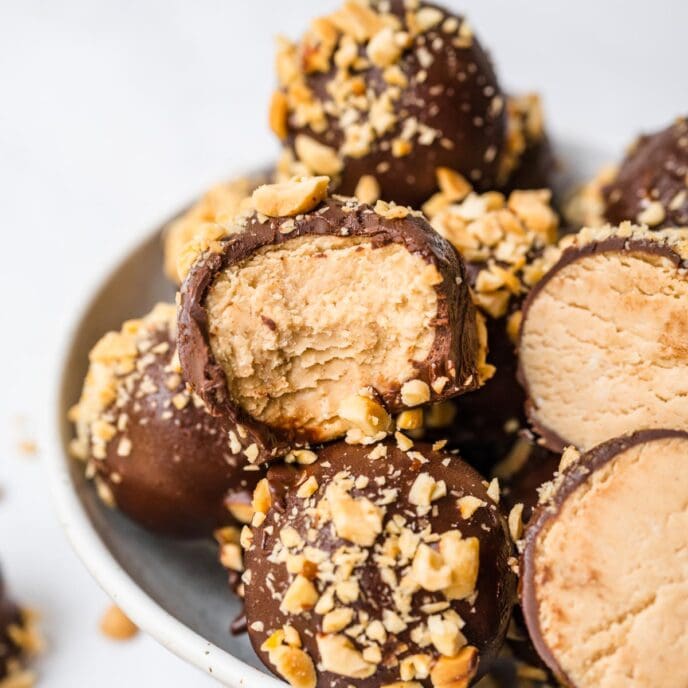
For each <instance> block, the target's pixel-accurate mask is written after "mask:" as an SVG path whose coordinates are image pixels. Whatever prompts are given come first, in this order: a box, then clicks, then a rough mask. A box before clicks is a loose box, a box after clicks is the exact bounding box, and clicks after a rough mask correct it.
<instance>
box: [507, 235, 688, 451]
mask: <svg viewBox="0 0 688 688" xmlns="http://www.w3.org/2000/svg"><path fill="white" fill-rule="evenodd" d="M687 240H688V230H680V229H667V230H661V231H649V230H648V229H646V228H641V227H635V226H633V225H631V224H630V223H625V224H622V225H621V226H620V227H619V228H610V227H604V228H601V229H596V230H592V229H585V230H582V231H581V232H579V233H578V234H577V235H572V236H570V237H567V238H566V240H565V241H563V242H562V248H563V253H562V254H561V257H560V258H559V260H558V261H557V262H556V264H555V265H554V266H553V267H552V268H551V269H550V270H549V271H548V272H547V274H546V275H545V276H544V278H543V279H541V280H540V281H539V282H538V283H537V284H536V285H535V287H534V288H533V289H532V290H531V292H530V293H529V295H528V297H527V299H526V301H525V303H524V306H523V318H522V324H521V331H520V341H519V375H520V377H521V380H522V382H523V384H524V387H525V390H526V395H527V397H528V401H527V413H528V416H529V420H530V422H531V424H532V426H533V427H534V429H535V430H536V432H537V433H538V434H539V435H540V437H541V438H542V441H543V442H544V444H545V445H546V446H547V447H548V448H549V449H552V450H553V451H561V450H562V449H563V448H564V447H566V446H567V445H573V446H575V447H576V448H578V449H581V450H587V449H590V448H592V447H593V446H595V445H597V444H599V443H600V442H603V441H604V440H607V439H609V438H611V437H617V436H619V435H621V434H624V433H626V432H632V431H634V430H639V429H643V428H652V427H675V428H678V429H688V401H687V399H688V350H687V349H686V346H685V339H686V335H687V333H688V320H687V319H686V314H685V307H684V305H683V304H684V302H685V300H686V299H687V298H688V275H687V272H686V266H687V263H686V259H688V243H687Z"/></svg>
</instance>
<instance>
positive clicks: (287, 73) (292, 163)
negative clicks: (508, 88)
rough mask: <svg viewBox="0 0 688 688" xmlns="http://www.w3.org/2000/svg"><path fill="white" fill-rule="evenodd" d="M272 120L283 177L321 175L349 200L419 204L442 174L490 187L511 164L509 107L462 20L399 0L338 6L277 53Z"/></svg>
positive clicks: (437, 9)
mask: <svg viewBox="0 0 688 688" xmlns="http://www.w3.org/2000/svg"><path fill="white" fill-rule="evenodd" d="M277 72H278V77H279V90H278V91H277V92H276V94H275V96H274V97H273V101H272V107H271V112H270V121H271V124H272V127H273V130H274V131H275V133H276V134H277V135H278V136H279V137H280V139H282V140H283V141H284V143H285V146H286V151H287V156H286V158H285V160H284V161H283V167H284V168H286V172H287V176H289V175H291V174H294V173H297V174H327V175H329V176H331V177H333V182H334V188H335V189H336V190H337V191H338V192H339V193H343V194H347V195H354V194H356V192H357V189H358V188H359V184H360V183H361V180H362V179H363V180H368V179H370V178H372V179H373V181H374V184H375V187H376V188H377V190H378V195H377V197H378V198H382V199H384V200H393V201H395V202H397V203H400V204H402V205H410V206H413V207H419V206H420V205H421V203H423V202H424V201H425V200H426V199H428V198H429V197H430V196H431V195H432V193H433V192H434V191H435V190H436V182H435V171H436V169H437V168H438V167H449V168H451V169H453V170H456V171H457V172H460V173H461V174H463V175H464V176H465V177H466V178H467V179H470V180H471V181H472V182H473V183H474V184H475V185H476V187H477V188H479V189H481V190H483V191H486V190H488V189H494V188H498V187H499V186H500V185H501V184H503V183H504V182H505V181H506V180H507V178H508V176H509V174H510V172H511V171H512V168H513V165H514V164H515V162H516V161H515V160H514V159H513V157H512V156H511V155H507V152H509V153H510V151H507V148H508V141H507V112H506V110H507V108H506V97H505V96H504V94H503V93H502V91H501V89H500V86H499V83H498V81H497V77H496V75H495V73H494V70H493V68H492V64H491V62H490V59H489V57H488V55H487V53H486V52H485V51H484V50H483V48H482V46H481V45H480V43H479V41H478V39H477V38H476V36H475V35H474V33H473V30H472V28H471V26H470V25H469V23H468V22H467V21H466V19H465V18H464V17H461V16H459V15H455V14H452V13H451V12H449V11H448V10H445V9H443V8H441V7H439V6H437V5H432V4H429V3H425V2H422V3H419V4H418V6H417V7H416V6H414V7H413V8H409V7H407V6H406V5H405V3H404V2H403V1H402V0H391V2H378V1H377V0H375V1H373V2H371V3H370V5H368V6H365V5H363V4H362V3H357V2H354V1H351V0H349V1H346V2H344V3H343V5H342V6H341V7H340V8H339V9H338V10H336V11H334V12H333V13H331V14H329V15H326V16H324V17H320V18H318V19H316V20H314V21H313V22H312V24H311V27H310V29H309V30H308V31H307V33H306V34H305V35H304V36H303V38H302V39H301V40H300V41H299V42H298V43H296V44H292V43H290V42H287V41H285V40H283V41H282V42H281V44H280V48H279V51H278V55H277Z"/></svg>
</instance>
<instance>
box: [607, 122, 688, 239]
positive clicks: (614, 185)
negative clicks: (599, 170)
mask: <svg viewBox="0 0 688 688" xmlns="http://www.w3.org/2000/svg"><path fill="white" fill-rule="evenodd" d="M602 194H603V198H604V202H605V210H604V217H605V219H606V220H607V221H609V222H611V223H612V224H619V223H620V222H623V221H624V220H630V221H631V222H647V224H649V225H650V226H652V228H653V229H660V228H662V227H682V226H688V120H687V119H686V118H685V117H682V118H679V119H678V120H676V121H675V122H674V123H673V124H671V125H670V126H669V127H667V128H666V129H663V130H661V131H659V132H656V133H654V134H649V135H644V136H641V137H640V138H639V139H638V140H637V142H636V143H635V144H634V145H633V146H632V148H631V150H630V152H629V153H628V154H627V156H626V157H625V158H624V160H623V162H622V163H621V165H620V167H619V169H618V172H617V174H616V176H615V178H614V180H613V181H612V182H611V183H609V184H608V185H607V186H605V187H604V188H603V189H602ZM654 202H658V203H659V204H660V205H661V208H662V213H660V214H659V215H657V221H655V218H652V217H650V218H649V219H644V218H643V212H644V211H645V210H646V209H647V207H648V206H649V205H650V203H654ZM662 215H663V217H662Z"/></svg>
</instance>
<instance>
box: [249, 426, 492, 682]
mask: <svg viewBox="0 0 688 688" xmlns="http://www.w3.org/2000/svg"><path fill="white" fill-rule="evenodd" d="M380 447H384V448H385V450H386V451H385V452H381V451H379V448H380ZM393 447H394V445H393V443H391V442H390V441H389V440H388V441H387V443H381V444H377V445H376V446H375V447H374V448H372V449H371V450H370V451H369V453H368V454H362V455H361V454H357V455H359V456H362V460H364V461H370V462H371V464H370V465H371V467H372V466H375V467H377V468H376V469H375V470H374V471H373V472H372V474H370V475H369V474H368V473H367V472H366V473H362V472H361V471H360V470H357V471H355V472H354V469H353V465H352V466H351V468H347V467H346V464H345V465H344V466H343V467H342V470H339V471H338V472H335V471H334V470H333V468H332V467H331V466H330V463H329V461H327V460H323V459H322V458H321V459H320V460H319V461H318V462H316V463H314V464H312V465H311V466H308V468H307V469H298V470H301V471H303V474H300V473H298V471H297V472H295V473H294V475H296V476H302V477H299V478H298V481H297V484H296V486H295V488H294V490H293V491H291V492H290V493H289V494H290V495H291V497H290V498H289V499H288V500H287V502H286V503H284V502H280V504H279V507H278V508H274V509H271V508H270V501H269V497H268V495H269V494H270V488H269V484H268V481H267V480H266V481H263V482H262V483H261V484H259V486H258V488H257V489H256V495H255V496H254V505H256V506H259V505H262V506H263V507H266V508H267V513H266V515H265V518H264V520H263V521H262V522H261V523H260V525H259V526H258V527H259V528H260V529H261V531H260V532H254V533H253V534H252V536H251V537H250V538H246V537H244V535H243V534H242V536H241V537H242V541H244V542H246V546H247V548H248V553H249V555H248V556H249V561H250V554H251V552H253V550H254V548H255V547H261V548H262V552H261V558H260V561H267V562H269V564H270V566H268V568H267V569H265V570H263V569H262V568H261V571H260V576H259V580H260V581H261V583H260V588H259V590H260V591H261V592H260V594H261V596H262V595H263V594H267V595H271V596H272V598H273V599H274V600H276V601H278V602H279V612H280V614H281V615H282V616H278V617H277V618H272V619H268V618H266V619H261V622H260V623H261V626H260V628H259V629H258V630H259V631H260V632H261V633H264V634H265V638H266V640H265V642H264V643H263V645H262V650H263V651H264V652H266V653H268V656H269V660H270V662H271V663H272V664H273V666H275V668H276V670H277V671H278V673H280V674H281V675H282V676H284V677H285V678H287V680H290V681H291V679H289V677H288V676H287V675H286V673H285V671H284V669H283V668H282V669H280V668H279V667H278V661H280V653H282V652H284V650H281V649H280V648H286V647H291V648H294V647H298V648H299V650H300V651H301V652H303V653H305V654H306V656H307V657H308V659H309V660H310V663H311V665H312V666H314V667H315V669H316V674H317V672H329V673H331V674H335V675H337V676H341V677H345V678H349V679H352V680H354V679H365V678H368V677H371V676H373V675H375V674H376V672H377V671H378V670H380V669H381V668H382V667H384V668H385V672H386V673H385V677H387V676H390V675H389V673H387V671H388V670H389V669H390V668H392V670H393V671H394V674H393V676H394V675H396V678H395V680H390V681H388V682H387V683H385V685H391V686H397V685H398V686H409V685H412V686H413V685H415V684H416V683H417V682H419V681H420V682H423V681H425V680H426V679H431V680H432V682H433V685H437V686H445V687H446V688H450V687H452V686H454V685H455V684H456V685H465V686H468V683H469V682H470V680H471V678H472V677H473V676H474V674H475V668H476V664H477V650H476V649H475V648H474V647H472V646H470V645H469V644H468V642H469V641H468V640H467V638H466V636H465V635H464V632H465V628H464V627H465V626H466V616H465V614H466V613H469V614H471V613H473V612H474V609H475V607H474V605H475V603H476V598H477V593H476V590H477V581H478V576H479V571H480V541H479V539H478V537H474V536H470V537H469V536H464V535H463V534H462V532H461V529H462V528H464V527H467V526H465V525H463V524H465V523H466V521H465V519H466V517H467V516H466V515H465V514H460V513H459V507H457V504H463V505H464V506H465V507H466V508H468V509H471V510H472V512H475V511H477V510H478V509H481V508H483V507H486V506H487V502H486V501H484V500H481V499H479V498H477V497H471V495H469V494H462V493H461V491H458V492H457V491H456V490H455V489H450V486H448V485H447V484H446V482H445V480H442V479H438V476H437V474H436V473H434V470H435V469H433V466H438V465H443V464H441V463H440V462H437V463H436V464H434V463H433V462H434V461H437V459H436V458H429V457H425V456H423V455H422V454H421V453H420V452H418V451H407V452H402V451H400V450H399V449H398V448H397V449H394V448H393ZM347 451H355V452H357V453H358V452H360V451H361V449H358V448H357V449H354V450H347ZM387 451H394V452H396V453H397V454H395V456H396V455H398V454H402V455H405V456H406V457H407V458H408V461H409V467H411V466H416V467H417V465H418V463H419V462H420V463H421V465H422V467H423V468H422V469H421V470H420V471H418V473H417V475H416V477H415V479H413V478H412V479H411V480H409V479H408V476H407V474H406V472H405V471H403V470H401V469H400V468H399V467H398V465H397V464H396V463H392V464H389V465H388V464H386V462H385V461H381V460H380V459H381V458H382V457H383V456H385V454H386V453H387ZM323 461H324V463H323ZM423 462H425V463H423ZM294 470H295V471H296V469H294ZM415 470H417V468H416V469H415ZM442 470H444V469H442ZM309 473H310V475H308V474H309ZM306 475H307V476H308V477H306ZM326 476H327V477H326ZM272 479H273V478H269V480H272ZM274 479H275V480H277V481H278V482H279V481H280V480H281V478H280V477H279V475H278V474H276V475H275V478H274ZM287 484H290V483H287ZM306 486H308V489H305V487H306ZM275 487H276V489H277V490H278V491H279V488H278V487H277V486H275ZM483 494H484V493H483ZM292 500H296V503H293V501H292ZM457 500H458V501H457ZM491 513H492V512H491V511H490V509H485V510H484V512H483V514H484V516H483V517H484V518H490V514H491ZM440 514H443V515H442V516H439V515H440ZM446 515H449V521H446V520H445V519H446ZM471 515H472V514H471ZM438 516H439V520H437V519H438ZM474 518H478V517H475V516H474ZM440 523H441V530H439V531H435V529H434V527H433V526H434V525H435V524H440ZM473 528H475V526H473ZM480 528H488V527H487V526H486V525H481V526H480ZM472 532H475V530H473V531H472ZM266 538H267V539H266ZM258 543H262V544H258ZM371 565H374V569H373V570H375V571H376V573H375V574H373V575H374V576H375V577H377V576H379V581H380V582H379V583H373V585H374V586H375V587H374V591H375V601H374V603H372V605H371V600H370V599H369V596H370V594H371V588H370V586H371V582H370V580H369V576H370V575H371V573H370V571H371ZM250 566H251V564H250V563H249V567H250ZM261 566H262V564H261ZM246 574H248V576H249V578H248V580H252V581H255V580H256V578H255V576H256V571H253V572H251V571H250V569H249V570H248V571H247V572H246ZM246 574H245V575H246ZM263 589H264V591H265V592H264V593H263ZM455 605H463V606H460V607H456V606H455ZM457 609H461V612H462V613H461V614H460V613H459V612H458V611H457ZM299 620H301V621H299ZM271 624H272V627H270V625H271ZM280 624H282V625H280ZM299 624H300V625H299ZM293 626H296V627H297V628H298V629H299V631H300V633H301V635H300V636H299V634H298V633H296V637H297V638H298V641H296V640H292V641H289V639H288V636H289V629H290V628H292V627H293ZM310 629H313V630H312V631H311V630H310ZM252 630H254V631H255V630H256V629H252ZM307 638H308V640H307ZM301 641H303V644H302V642H301ZM409 642H410V643H413V646H414V647H413V649H411V645H409ZM417 648H422V649H423V651H422V652H419V651H418V649H417ZM299 661H302V660H299ZM303 663H304V666H305V664H306V662H305V660H303ZM390 678H391V677H390ZM457 682H458V683H457ZM292 685H295V684H294V683H292ZM380 685H382V682H380ZM418 685H424V683H418Z"/></svg>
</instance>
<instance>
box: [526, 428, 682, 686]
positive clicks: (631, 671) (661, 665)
mask: <svg viewBox="0 0 688 688" xmlns="http://www.w3.org/2000/svg"><path fill="white" fill-rule="evenodd" d="M686 457H688V433H685V432H683V431H676V430H645V431H641V432H638V433H636V434H634V435H630V436H624V437H621V438H617V439H614V440H610V441H608V442H606V443H604V444H602V445H599V446H597V447H595V448H594V449H592V450H591V451H589V452H588V453H587V454H584V455H582V456H581V457H580V458H579V459H578V460H577V461H575V462H573V463H572V464H571V465H570V466H569V467H568V469H567V470H566V471H564V473H563V474H562V475H561V476H560V477H559V478H558V479H557V480H556V481H555V482H554V484H553V485H552V486H551V493H550V496H549V499H548V501H547V502H546V503H545V504H543V505H542V506H541V507H540V509H539V510H538V512H537V513H536V514H535V516H534V517H533V520H532V521H531V525H530V526H529V527H528V529H527V531H526V542H525V550H524V554H523V559H522V565H521V570H522V580H521V585H522V593H521V597H522V605H523V610H524V613H525V619H526V622H527V624H528V629H529V631H530V635H531V637H532V639H533V642H534V644H535V646H536V648H537V650H538V652H539V654H540V656H541V657H542V659H543V660H544V661H545V662H546V663H547V665H548V666H549V667H550V668H551V669H552V671H553V672H554V673H555V674H556V675H557V677H558V678H559V680H560V681H562V682H563V683H565V685H567V686H572V687H573V688H588V687H592V686H594V687H595V688H612V687H616V686H679V685H681V686H683V685H686V683H685V678H686V672H685V668H686V667H688V632H687V630H688V510H687V508H686V504H688V471H687V470H686ZM681 676H682V677H683V678H681Z"/></svg>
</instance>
